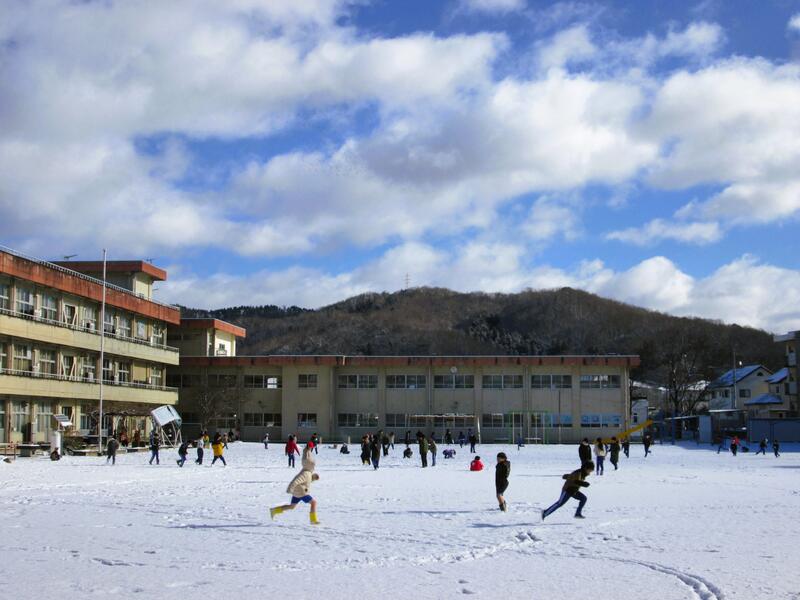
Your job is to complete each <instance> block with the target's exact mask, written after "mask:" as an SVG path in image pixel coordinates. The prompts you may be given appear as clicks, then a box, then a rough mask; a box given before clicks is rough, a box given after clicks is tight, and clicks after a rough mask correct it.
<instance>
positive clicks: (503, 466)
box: [494, 460, 511, 486]
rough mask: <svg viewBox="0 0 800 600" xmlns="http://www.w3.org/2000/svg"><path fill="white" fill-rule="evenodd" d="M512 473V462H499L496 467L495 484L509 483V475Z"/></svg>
mask: <svg viewBox="0 0 800 600" xmlns="http://www.w3.org/2000/svg"><path fill="white" fill-rule="evenodd" d="M509 475H511V462H509V461H507V460H504V461H503V462H499V463H497V466H496V467H495V468H494V483H495V485H498V486H499V485H504V484H507V483H508V476H509Z"/></svg>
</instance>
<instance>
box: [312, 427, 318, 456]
mask: <svg viewBox="0 0 800 600" xmlns="http://www.w3.org/2000/svg"><path fill="white" fill-rule="evenodd" d="M311 443H312V444H314V445H313V446H312V448H314V454H319V444H320V441H319V436H317V432H316V431H315V432H314V433H312V434H311Z"/></svg>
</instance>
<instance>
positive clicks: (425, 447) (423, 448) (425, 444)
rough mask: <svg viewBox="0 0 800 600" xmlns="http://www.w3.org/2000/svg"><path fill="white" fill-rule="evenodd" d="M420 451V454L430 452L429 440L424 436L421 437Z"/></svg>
mask: <svg viewBox="0 0 800 600" xmlns="http://www.w3.org/2000/svg"><path fill="white" fill-rule="evenodd" d="M418 441H419V453H420V454H427V453H428V440H426V439H425V438H424V437H421V438H419V440H418Z"/></svg>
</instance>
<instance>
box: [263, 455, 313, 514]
mask: <svg viewBox="0 0 800 600" xmlns="http://www.w3.org/2000/svg"><path fill="white" fill-rule="evenodd" d="M313 448H314V447H313V446H312V445H311V444H309V445H308V447H306V449H305V450H303V461H302V462H303V468H302V469H301V470H300V472H299V473H298V474H297V475H295V476H294V479H292V481H291V483H289V487H287V488H286V492H287V493H288V494H290V495H291V496H292V500H291V502H290V503H289V504H283V505H282V506H276V507H274V508H270V509H269V516H270V518H271V519H273V520H274V519H275V516H276V515H279V514H281V513H283V512H285V511H287V510H294V509H295V508H297V505H298V504H300V503H301V502H305V503H306V504H309V505H310V511H309V513H308V519H309V521H310V522H311V524H312V525H319V520H318V519H317V501H316V500H314V498H313V496H311V494H310V493H309V492H310V491H311V484H312V483H313V482H314V481H319V475H317V474H316V473H314V468H315V464H314V461H313V459H312V458H311V451H312V449H313ZM306 455H308V456H306ZM306 467H309V468H306Z"/></svg>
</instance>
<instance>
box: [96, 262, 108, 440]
mask: <svg viewBox="0 0 800 600" xmlns="http://www.w3.org/2000/svg"><path fill="white" fill-rule="evenodd" d="M105 352H106V249H105V248H103V302H102V304H101V305H100V415H99V416H100V418H99V419H98V421H97V449H98V451H99V452H100V453H101V454H102V452H103V376H104V375H105V373H104V372H103V371H104V369H103V366H104V364H105Z"/></svg>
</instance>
